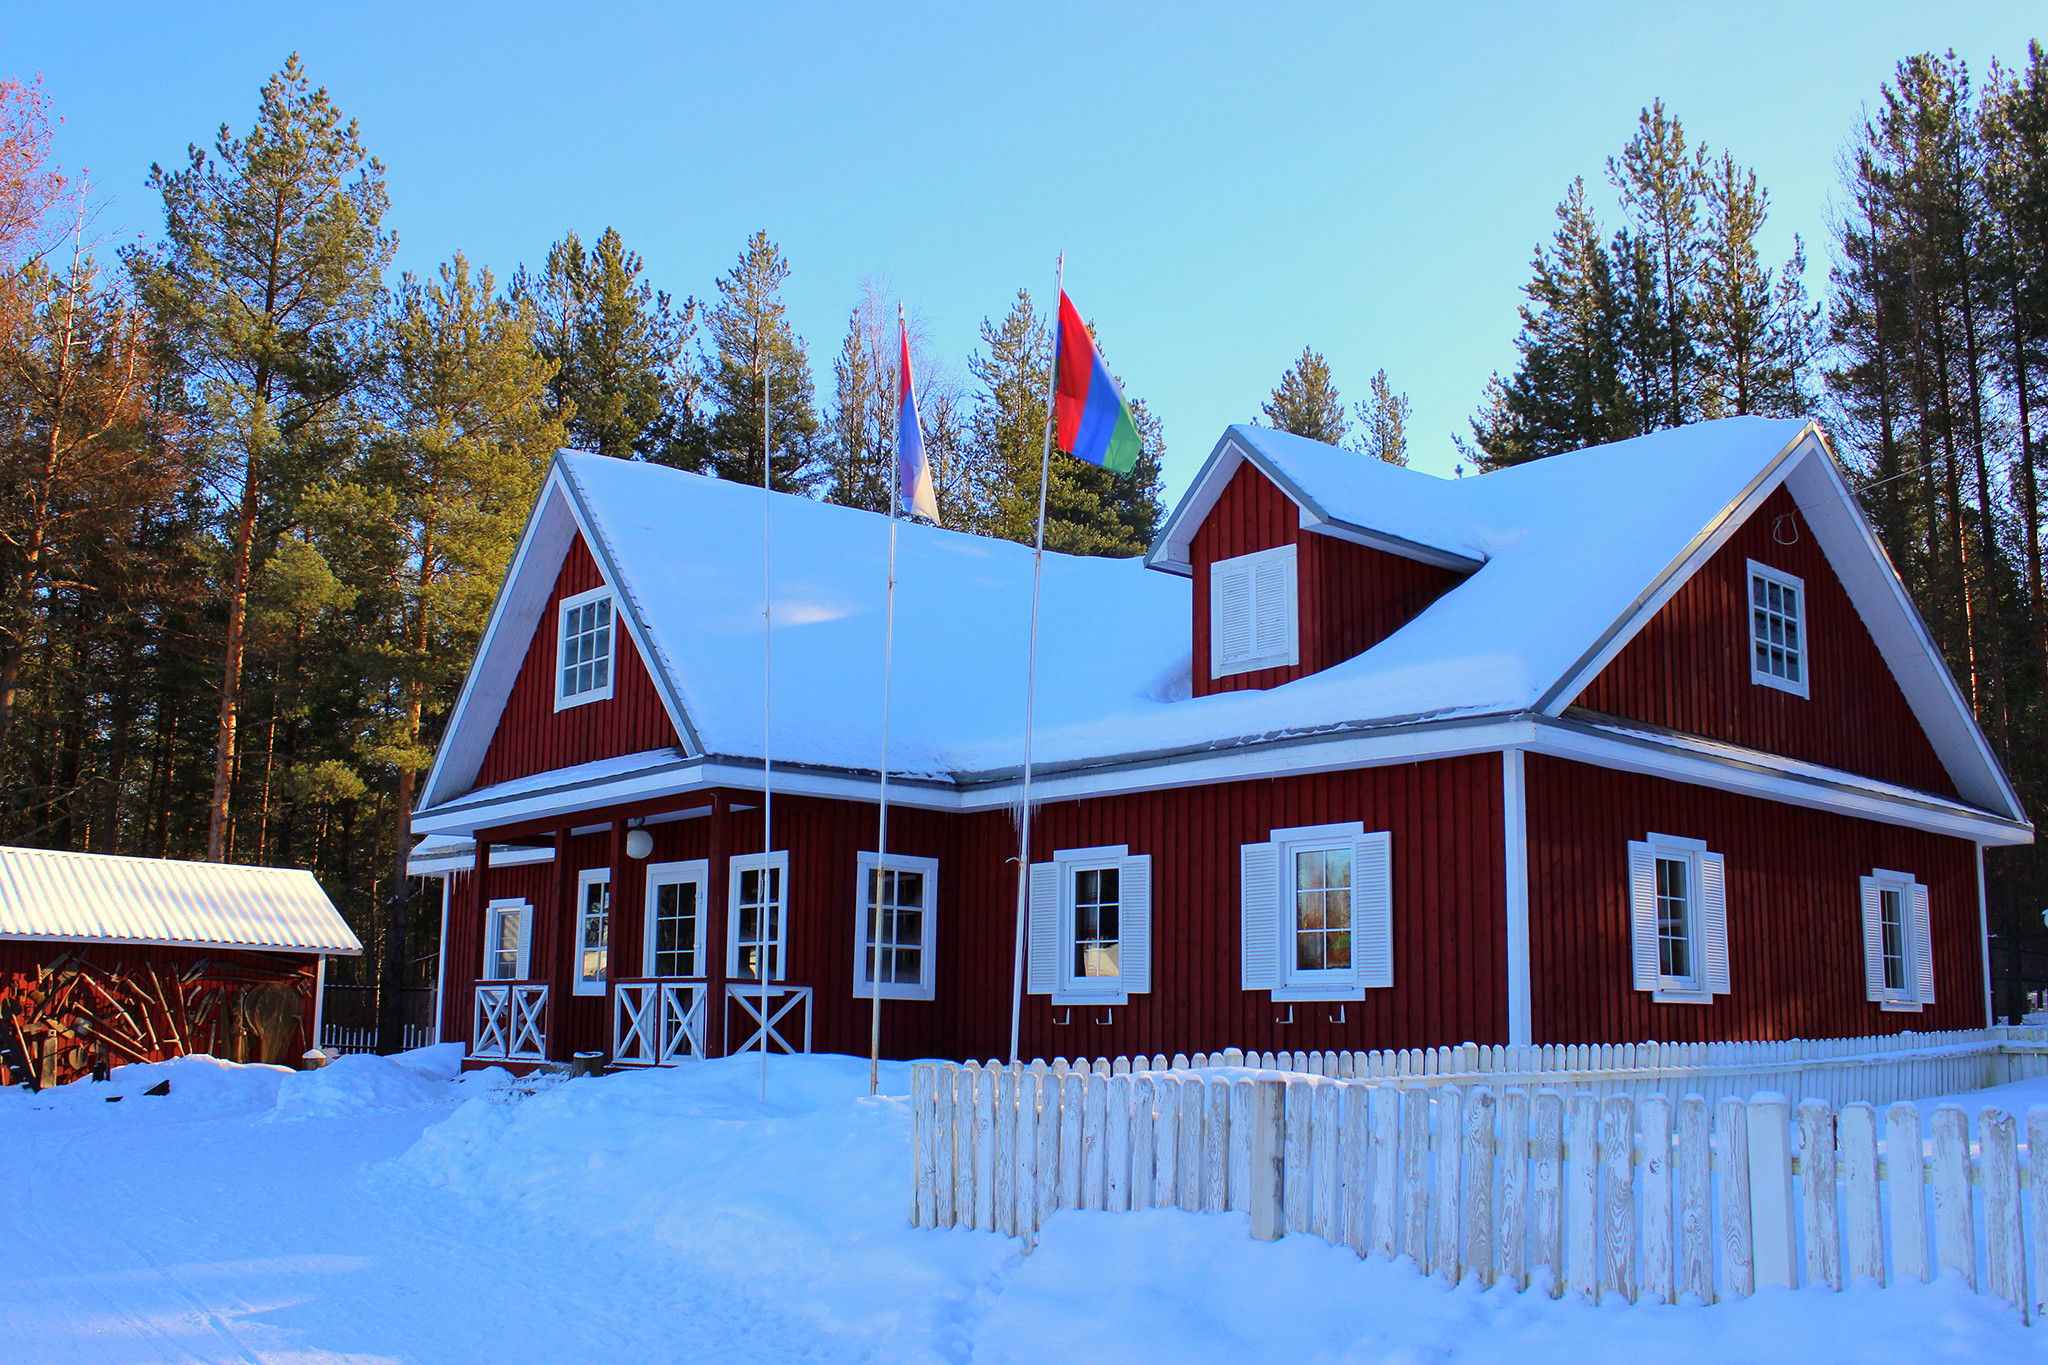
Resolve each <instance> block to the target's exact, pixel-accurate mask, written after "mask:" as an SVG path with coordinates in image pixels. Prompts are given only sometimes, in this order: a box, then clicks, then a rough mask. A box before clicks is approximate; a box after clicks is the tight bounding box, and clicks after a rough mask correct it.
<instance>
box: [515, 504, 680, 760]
mask: <svg viewBox="0 0 2048 1365" xmlns="http://www.w3.org/2000/svg"><path fill="white" fill-rule="evenodd" d="M603 586H604V577H603V575H602V574H600V573H599V572H598V568H597V561H596V560H594V559H592V558H591V557H590V551H589V550H588V549H587V548H585V546H584V544H583V538H582V537H581V536H580V535H579V536H578V537H577V538H576V540H575V542H574V543H573V544H571V545H570V547H569V553H568V555H567V556H566V557H565V558H564V559H563V561H562V569H561V572H560V573H559V574H557V575H556V577H555V588H554V591H553V592H552V593H550V594H549V595H548V604H547V607H546V609H545V610H544V611H542V613H541V618H540V622H539V624H538V625H536V626H535V627H534V632H533V639H532V641H531V642H530V643H528V645H527V647H526V659H525V661H524V662H523V663H522V664H521V665H520V667H519V678H518V680H517V681H516V682H514V683H513V684H512V692H511V695H510V696H508V697H507V698H506V699H505V710H504V712H503V714H501V715H500V716H499V718H498V728H497V732H496V733H495V734H494V735H492V737H491V747H490V748H489V749H488V750H487V751H486V752H485V754H484V759H483V762H482V764H481V765H479V767H478V769H477V775H476V785H477V786H479V787H488V786H490V785H491V784H492V783H494V782H504V781H508V780H509V779H511V778H515V777H526V776H528V775H530V774H532V773H541V772H548V771H551V770H552V769H555V768H569V767H574V766H575V765H576V764H578V763H589V762H591V761H593V760H595V759H600V758H618V757H621V756H623V755H626V754H637V753H645V752H646V751H647V750H649V749H665V748H670V747H672V746H674V745H677V744H679V743H681V740H680V739H679V738H678V737H677V735H676V731H675V726H673V725H672V724H670V723H669V718H668V712H667V710H666V709H664V708H663V706H662V704H661V696H660V694H659V693H657V692H656V691H655V688H654V680H653V679H652V678H650V677H649V676H648V674H647V666H646V665H645V664H644V663H643V662H642V661H641V659H640V651H639V650H638V649H636V648H635V647H634V645H633V639H632V636H631V635H629V634H628V633H627V632H626V631H625V630H624V629H623V628H616V627H615V629H614V633H613V638H614V640H615V641H616V645H615V652H614V664H615V670H616V671H615V676H614V678H613V681H612V695H611V697H610V698H609V699H608V700H605V701H593V702H585V703H583V704H582V705H581V706H571V707H567V708H565V709H563V710H561V711H557V710H555V656H556V654H557V652H558V651H559V650H560V648H561V640H560V638H559V633H560V628H561V612H560V606H561V602H562V599H563V598H565V597H574V596H575V595H576V594H577V593H579V592H588V591H589V590H590V589H592V588H599V587H603Z"/></svg>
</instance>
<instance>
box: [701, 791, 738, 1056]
mask: <svg viewBox="0 0 2048 1365" xmlns="http://www.w3.org/2000/svg"><path fill="white" fill-rule="evenodd" d="M706 862H707V863H708V864H709V866H708V867H707V868H706V869H705V870H706V872H707V873H708V874H709V875H708V876H707V877H706V879H705V886H704V907H703V912H702V913H703V916H704V980H705V1001H704V1052H705V1055H706V1056H710V1057H723V1056H725V911H726V902H727V900H728V898H729V885H730V882H731V877H732V798H731V797H729V796H727V795H726V793H725V791H724V789H723V788H721V789H719V790H717V791H714V792H712V793H711V848H710V852H709V854H708V855H707V857H706Z"/></svg>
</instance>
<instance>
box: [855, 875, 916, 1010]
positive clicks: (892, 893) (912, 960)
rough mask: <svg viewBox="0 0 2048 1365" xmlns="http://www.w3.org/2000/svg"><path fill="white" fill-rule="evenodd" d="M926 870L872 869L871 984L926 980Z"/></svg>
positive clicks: (869, 890) (869, 893)
mask: <svg viewBox="0 0 2048 1365" xmlns="http://www.w3.org/2000/svg"><path fill="white" fill-rule="evenodd" d="M924 881H925V878H924V873H922V872H903V871H899V870H897V869H895V868H889V869H887V870H884V869H882V868H879V867H871V868H869V869H868V886H867V968H866V970H867V973H868V977H867V979H868V981H869V982H870V983H872V982H874V981H875V980H877V979H878V978H877V976H876V965H877V958H878V957H879V959H880V969H881V974H880V977H879V979H880V981H881V983H882V984H883V985H885V986H915V985H917V984H918V983H919V982H920V981H922V980H923V979H924V913H925V912H924Z"/></svg>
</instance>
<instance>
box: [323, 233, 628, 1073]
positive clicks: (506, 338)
mask: <svg viewBox="0 0 2048 1365" xmlns="http://www.w3.org/2000/svg"><path fill="white" fill-rule="evenodd" d="M609 235H610V234H607V236H609ZM533 328H534V311H533V308H532V307H531V305H530V304H525V303H512V304H510V305H506V304H503V303H501V301H500V300H498V299H497V298H496V297H495V290H494V285H493V281H492V279H491V274H490V272H489V271H488V270H486V271H482V272H480V273H479V274H477V275H476V276H474V277H472V276H471V274H470V270H469V262H468V261H467V260H465V259H464V258H463V257H462V255H461V254H460V253H458V254H457V255H456V257H455V259H454V261H453V262H452V263H450V264H448V265H444V266H442V267H441V270H440V275H439V278H438V279H437V280H435V281H434V282H433V283H430V284H429V283H422V282H421V281H419V280H417V279H415V278H413V277H412V276H410V275H408V276H407V277H405V279H404V280H403V281H402V282H401V284H400V286H399V290H398V302H397V307H396V309H395V310H394V312H393V315H392V317H391V319H390V322H389V324H388V327H387V331H386V337H385V351H386V354H388V355H389V357H390V368H389V370H388V371H387V375H386V379H385V396H386V402H387V405H388V409H389V422H390V435H389V437H388V439H386V440H385V441H383V442H380V443H379V448H378V450H377V452H376V455H375V457H374V462H373V464H372V467H371V469H370V470H368V471H366V472H368V473H370V474H371V475H372V476H373V478H374V483H373V484H371V485H369V486H364V485H360V484H358V485H355V486H353V487H350V488H348V489H347V490H346V495H345V498H344V500H345V501H346V502H347V503H349V504H352V505H353V507H354V508H355V509H356V510H357V511H358V513H359V514H363V515H366V517H368V518H374V525H373V526H372V527H370V528H367V529H368V530H369V536H368V537H366V538H373V539H374V543H376V544H379V545H381V546H384V547H387V550H386V553H387V555H388V558H387V560H386V572H387V574H388V577H387V578H386V579H385V584H384V587H385V589H386V596H387V598H388V601H389V606H388V611H389V626H388V628H387V632H386V633H387V638H388V640H389V645H388V653H387V655H386V657H387V659H388V661H389V663H390V665H391V669H390V672H391V675H392V679H393V694H394V703H395V704H394V706H393V708H392V714H391V715H390V716H389V717H388V719H387V720H386V722H385V724H384V725H383V726H382V727H381V730H382V733H381V734H380V736H379V740H380V742H379V743H378V744H377V746H376V748H375V749H373V750H372V752H371V754H370V757H371V758H372V760H373V761H375V762H377V763H378V764H380V765H381V766H385V767H389V768H390V769H392V770H393V771H394V773H395V776H396V785H395V789H394V792H393V796H392V815H393V818H392V836H391V838H392V842H391V844H390V846H389V847H390V854H391V858H392V888H393V889H392V895H391V898H390V916H389V920H388V924H387V929H386V934H385V943H386V947H387V951H386V955H385V960H384V963H383V972H382V980H383V989H382V991H381V992H380V994H379V999H380V1002H381V1004H382V1007H383V1017H382V1018H381V1020H380V1026H381V1029H382V1037H381V1043H382V1047H381V1050H382V1051H385V1052H395V1051H397V1050H398V1042H399V1023H400V1016H399V1013H398V1009H399V1002H400V999H401V996H400V993H399V992H400V988H401V987H402V986H403V984H404V979H403V976H402V968H403V965H404V961H405V959H406V957H407V956H408V952H409V949H408V945H409V943H410V932H409V924H408V915H409V900H410V897H409V894H408V881H407V874H406V860H407V858H408V857H409V856H410V855H411V853H412V842H413V839H412V807H413V804H414V784H415V782H416V780H417V776H418V774H419V773H420V772H421V771H422V770H423V769H425V768H426V767H427V766H429V764H430V763H431V762H432V757H433V740H434V732H435V731H437V730H438V728H439V723H440V720H441V718H442V717H443V716H444V715H445V713H446V710H447V708H448V707H449V706H450V705H451V704H452V703H453V701H454V697H455V693H456V690H457V689H458V687H459V686H460V684H461V680H462V672H463V670H464V668H465V666H466V662H467V660H469V659H470V658H471V657H472V656H473V654H474V653H475V649H476V644H477V641H478V640H479V639H481V638H482V635H483V628H484V625H485V622H486V620H487V618H488V616H489V614H490V609H491V605H492V603H493V602H494V601H495V599H496V593H497V586H498V584H499V582H500V581H501V580H502V578H503V576H504V572H505V568H506V565H507V564H508V563H509V562H510V560H511V556H512V547H513V544H514V543H515V542H516V541H517V539H518V536H519V531H520V528H521V527H522V526H523V525H524V522H525V519H526V514H527V510H528V508H529V507H530V506H531V505H532V502H533V497H534V494H535V493H536V492H537V491H538V489H539V486H540V480H541V476H542V474H543V472H544V471H545V469H546V467H547V462H548V460H549V458H550V457H551V456H552V454H553V452H554V450H555V449H556V448H557V447H558V446H559V445H561V444H562V441H563V439H564V434H563V430H562V426H561V423H560V421H559V419H557V418H556V417H555V416H553V415H552V414H551V413H550V411H549V404H548V402H547V398H548V380H549V378H550V371H551V369H552V362H550V361H548V360H545V359H543V358H541V357H540V356H537V355H536V354H535V347H534V340H533ZM337 491H339V490H337Z"/></svg>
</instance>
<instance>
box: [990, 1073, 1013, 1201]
mask: <svg viewBox="0 0 2048 1365" xmlns="http://www.w3.org/2000/svg"><path fill="white" fill-rule="evenodd" d="M995 1077H996V1115H995V1121H996V1208H995V1214H996V1231H997V1232H1000V1233H1002V1234H1003V1236H1005V1237H1014V1236H1015V1235H1016V1233H1017V1077H1016V1075H1015V1073H1013V1072H1012V1071H1011V1070H1010V1069H1009V1068H1008V1067H1003V1068H1001V1069H1000V1070H998V1071H997V1072H996V1073H995Z"/></svg>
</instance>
